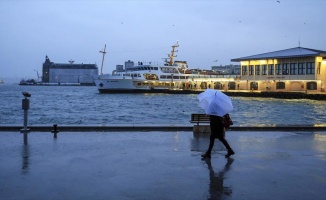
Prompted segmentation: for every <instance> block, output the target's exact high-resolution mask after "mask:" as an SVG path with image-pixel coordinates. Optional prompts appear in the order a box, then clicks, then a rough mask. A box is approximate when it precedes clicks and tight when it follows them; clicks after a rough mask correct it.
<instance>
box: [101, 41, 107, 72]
mask: <svg viewBox="0 0 326 200" xmlns="http://www.w3.org/2000/svg"><path fill="white" fill-rule="evenodd" d="M105 49H106V44H105V46H104V51H100V53H102V54H103V57H102V66H101V75H103V72H102V70H103V63H104V55H105V54H106V51H105Z"/></svg>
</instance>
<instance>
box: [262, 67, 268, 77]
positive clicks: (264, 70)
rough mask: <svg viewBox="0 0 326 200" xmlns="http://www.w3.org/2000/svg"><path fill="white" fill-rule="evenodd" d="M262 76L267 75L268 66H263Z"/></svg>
mask: <svg viewBox="0 0 326 200" xmlns="http://www.w3.org/2000/svg"><path fill="white" fill-rule="evenodd" d="M261 74H262V75H267V66H266V65H262V66H261Z"/></svg>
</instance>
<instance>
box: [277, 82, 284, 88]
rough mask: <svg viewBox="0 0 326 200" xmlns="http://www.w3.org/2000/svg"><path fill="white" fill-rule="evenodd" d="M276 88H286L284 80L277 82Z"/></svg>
mask: <svg viewBox="0 0 326 200" xmlns="http://www.w3.org/2000/svg"><path fill="white" fill-rule="evenodd" d="M276 89H285V83H284V82H277V83H276Z"/></svg>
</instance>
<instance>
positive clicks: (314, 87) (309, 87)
mask: <svg viewBox="0 0 326 200" xmlns="http://www.w3.org/2000/svg"><path fill="white" fill-rule="evenodd" d="M307 90H317V83H316V82H308V83H307Z"/></svg>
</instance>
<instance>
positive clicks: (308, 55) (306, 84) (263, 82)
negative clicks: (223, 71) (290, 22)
mask: <svg viewBox="0 0 326 200" xmlns="http://www.w3.org/2000/svg"><path fill="white" fill-rule="evenodd" d="M231 61H233V62H240V63H241V78H240V79H238V80H237V85H238V88H237V89H239V90H251V91H255V90H256V91H274V92H275V91H280V92H290V91H294V92H310V91H311V92H325V89H324V88H325V86H326V51H320V50H315V49H308V48H303V47H296V48H291V49H286V50H280V51H275V52H270V53H263V54H258V55H253V56H247V57H241V58H236V59H232V60H231Z"/></svg>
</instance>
